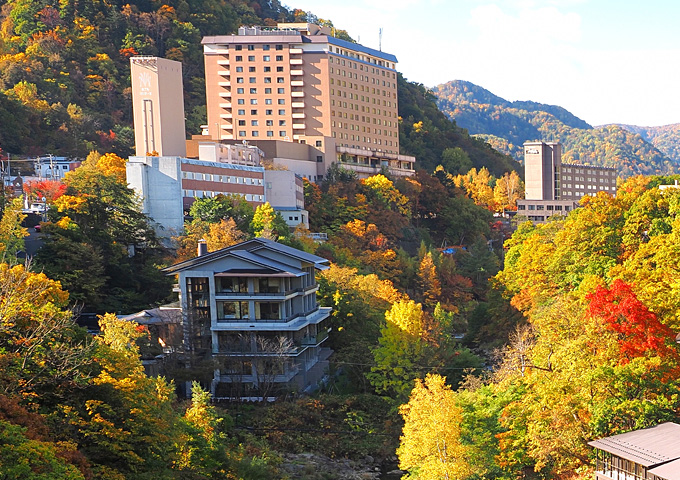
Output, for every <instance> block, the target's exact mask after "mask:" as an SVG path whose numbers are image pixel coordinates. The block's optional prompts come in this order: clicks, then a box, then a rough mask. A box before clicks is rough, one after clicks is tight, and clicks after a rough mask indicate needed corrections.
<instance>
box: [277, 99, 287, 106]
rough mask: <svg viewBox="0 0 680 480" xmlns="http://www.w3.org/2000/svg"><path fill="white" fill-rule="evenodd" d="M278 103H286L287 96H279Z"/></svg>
mask: <svg viewBox="0 0 680 480" xmlns="http://www.w3.org/2000/svg"><path fill="white" fill-rule="evenodd" d="M278 104H279V105H285V104H286V99H285V98H279V99H278Z"/></svg>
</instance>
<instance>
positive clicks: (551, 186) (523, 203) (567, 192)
mask: <svg viewBox="0 0 680 480" xmlns="http://www.w3.org/2000/svg"><path fill="white" fill-rule="evenodd" d="M524 178H525V199H524V200H518V201H517V215H524V216H527V217H528V219H529V220H531V221H532V222H535V223H543V222H545V221H546V220H547V219H548V218H550V217H551V216H553V215H563V216H566V215H568V214H569V212H570V211H572V210H574V209H575V208H577V207H578V202H579V200H581V198H583V197H584V196H586V195H595V194H596V193H597V192H606V193H609V194H610V195H613V196H614V195H616V169H615V168H610V167H596V166H592V165H578V164H573V163H562V145H561V144H560V143H553V142H548V143H546V142H525V143H524Z"/></svg>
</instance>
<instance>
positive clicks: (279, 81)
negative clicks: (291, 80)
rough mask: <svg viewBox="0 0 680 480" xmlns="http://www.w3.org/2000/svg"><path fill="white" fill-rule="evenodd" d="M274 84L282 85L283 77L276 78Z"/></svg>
mask: <svg viewBox="0 0 680 480" xmlns="http://www.w3.org/2000/svg"><path fill="white" fill-rule="evenodd" d="M276 83H284V80H283V77H276Z"/></svg>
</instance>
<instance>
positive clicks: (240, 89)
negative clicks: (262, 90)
mask: <svg viewBox="0 0 680 480" xmlns="http://www.w3.org/2000/svg"><path fill="white" fill-rule="evenodd" d="M243 92H245V90H244V89H243V87H239V88H237V89H236V93H237V94H239V95H243Z"/></svg>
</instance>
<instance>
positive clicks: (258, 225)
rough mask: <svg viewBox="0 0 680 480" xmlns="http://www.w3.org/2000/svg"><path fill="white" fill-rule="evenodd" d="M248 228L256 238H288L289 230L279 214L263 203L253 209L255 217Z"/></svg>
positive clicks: (267, 203) (266, 203)
mask: <svg viewBox="0 0 680 480" xmlns="http://www.w3.org/2000/svg"><path fill="white" fill-rule="evenodd" d="M250 228H251V230H252V232H253V234H254V235H255V236H256V237H263V238H268V239H269V240H278V239H279V238H281V237H284V238H285V237H289V236H290V228H289V227H288V224H287V223H286V221H285V220H284V219H283V217H282V216H281V214H280V213H277V212H275V211H274V208H273V207H272V206H271V205H270V204H269V202H265V203H263V204H262V205H260V206H258V207H257V208H256V209H255V215H254V216H253V220H252V221H251V222H250Z"/></svg>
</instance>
